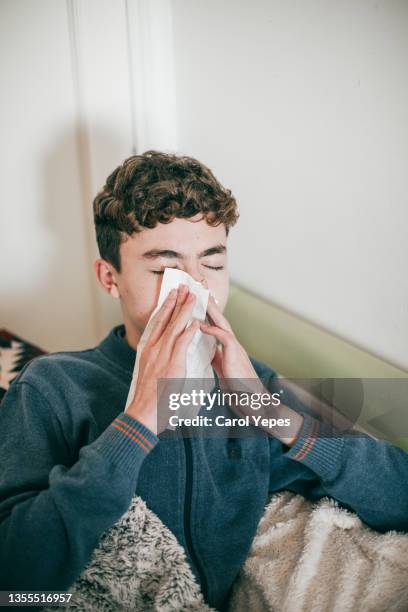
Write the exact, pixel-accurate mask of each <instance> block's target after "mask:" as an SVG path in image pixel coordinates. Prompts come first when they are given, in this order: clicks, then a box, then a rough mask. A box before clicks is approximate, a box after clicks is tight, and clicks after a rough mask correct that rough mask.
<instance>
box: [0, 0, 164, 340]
mask: <svg viewBox="0 0 408 612" xmlns="http://www.w3.org/2000/svg"><path fill="white" fill-rule="evenodd" d="M169 19H170V4H169V2H167V1H162V0H128V1H127V2H126V1H125V0H2V1H1V3H0V41H1V42H0V45H1V53H0V73H1V78H2V100H1V113H0V117H1V118H0V121H1V134H2V139H1V144H0V170H1V176H0V179H1V185H2V197H1V217H0V218H1V236H0V248H1V261H2V262H3V263H4V262H6V263H5V265H3V266H2V283H1V298H0V327H6V328H8V329H9V330H11V331H14V332H15V333H17V334H19V335H21V336H22V337H24V338H26V339H28V340H30V341H31V342H34V343H37V344H38V345H39V346H41V347H44V348H45V349H47V350H52V351H55V350H75V349H82V348H86V347H89V346H91V345H94V344H96V343H97V342H98V341H99V340H100V339H101V338H102V337H103V336H104V335H105V334H106V333H107V332H108V331H109V329H110V328H111V327H112V325H114V324H116V323H119V322H121V314H120V309H119V305H118V303H117V302H115V301H114V300H112V298H110V297H109V296H106V294H104V293H103V291H102V289H101V288H100V287H99V286H98V285H97V282H96V279H95V276H94V272H93V268H92V264H93V261H94V260H95V258H96V257H97V256H98V253H97V248H96V242H95V237H94V228H93V220H92V199H93V197H94V196H95V194H96V193H97V191H99V189H100V188H101V187H102V185H103V183H104V181H105V179H106V177H107V175H108V174H109V173H110V172H111V171H112V170H113V169H114V168H115V167H116V166H117V165H119V164H120V163H121V162H122V161H123V160H124V159H125V158H126V157H127V156H129V155H131V154H132V153H133V152H135V151H136V150H145V149H146V148H148V147H150V146H156V147H158V148H163V147H166V146H167V147H169V148H170V149H175V148H176V142H175V126H176V121H175V116H174V113H175V103H174V92H173V89H174V73H173V70H172V63H171V62H172V50H171V49H170V54H168V48H169V44H168V41H167V40H166V36H168V35H169V33H170V29H169V25H168V22H169ZM158 36H160V41H161V42H162V44H161V45H158V44H156V41H157V38H158ZM143 54H144V55H145V57H144V56H143ZM164 89H165V91H166V96H167V100H166V106H165V108H164V105H163V103H162V102H161V100H162V99H163V95H162V94H163V90H164Z"/></svg>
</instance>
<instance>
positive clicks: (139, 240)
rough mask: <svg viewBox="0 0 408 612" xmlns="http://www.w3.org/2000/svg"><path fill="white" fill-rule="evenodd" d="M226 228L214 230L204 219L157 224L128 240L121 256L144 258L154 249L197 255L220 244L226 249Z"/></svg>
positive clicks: (122, 245)
mask: <svg viewBox="0 0 408 612" xmlns="http://www.w3.org/2000/svg"><path fill="white" fill-rule="evenodd" d="M226 242H227V235H226V230H225V225H224V224H221V225H218V226H217V227H213V226H211V225H209V224H208V223H207V221H206V220H205V219H203V218H202V215H196V216H195V217H191V218H190V219H178V218H176V219H173V221H171V222H170V223H158V224H157V225H156V227H154V228H152V229H149V228H146V229H144V230H142V231H141V232H139V233H136V234H133V235H132V236H129V237H128V238H127V239H126V241H125V242H124V243H122V244H121V253H122V254H123V255H125V254H132V255H133V256H135V255H138V256H142V254H143V253H145V252H146V251H149V250H151V249H169V250H173V251H177V252H183V253H185V254H187V255H194V254H198V253H199V252H202V251H203V250H205V249H206V248H210V247H212V246H215V245H217V244H224V245H226Z"/></svg>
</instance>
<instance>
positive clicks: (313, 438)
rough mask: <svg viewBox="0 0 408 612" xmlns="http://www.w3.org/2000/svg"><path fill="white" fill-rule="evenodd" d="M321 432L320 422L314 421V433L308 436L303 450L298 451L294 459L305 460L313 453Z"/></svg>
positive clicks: (302, 447)
mask: <svg viewBox="0 0 408 612" xmlns="http://www.w3.org/2000/svg"><path fill="white" fill-rule="evenodd" d="M318 431H319V421H316V420H315V421H314V423H313V427H312V431H311V432H310V433H309V434H308V436H307V438H306V440H305V441H304V442H303V444H302V446H301V448H300V449H299V450H298V452H297V453H296V455H293V457H292V459H304V458H305V457H306V455H308V454H309V452H310V451H311V449H312V447H313V445H314V443H315V441H316V437H317V432H318Z"/></svg>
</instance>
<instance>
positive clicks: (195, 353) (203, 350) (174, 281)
mask: <svg viewBox="0 0 408 612" xmlns="http://www.w3.org/2000/svg"><path fill="white" fill-rule="evenodd" d="M181 283H184V284H186V285H187V286H188V288H189V290H190V291H191V292H192V293H194V294H195V295H196V296H197V299H196V301H195V304H194V309H193V312H192V316H191V318H190V319H189V321H188V323H187V326H186V327H188V326H189V325H191V323H192V321H193V319H200V320H201V321H204V320H205V318H206V312H207V304H208V297H209V294H210V291H209V290H208V289H205V287H203V286H202V285H201V283H199V282H197V281H195V280H194V279H193V278H192V276H190V275H189V274H187V272H183V270H177V269H175V268H165V269H164V274H163V280H162V284H161V289H160V295H159V300H158V302H157V306H156V307H155V309H154V310H153V312H152V314H151V315H150V318H149V320H148V322H147V325H146V327H145V329H144V331H143V334H142V336H141V338H140V340H139V343H138V345H137V351H136V361H135V367H134V370H133V377H132V382H131V385H130V389H129V393H128V398H127V401H126V406H125V412H126V411H127V409H128V407H129V405H130V403H131V402H132V400H133V397H134V395H135V389H136V385H137V378H138V373H139V360H140V355H141V353H142V351H143V348H144V346H145V344H146V342H147V340H148V338H149V336H150V333H151V329H152V326H153V323H154V319H155V316H156V313H157V312H158V310H159V309H160V307H161V305H162V304H163V302H164V300H165V299H166V297H167V295H168V294H169V292H170V291H171V290H172V289H173V288H177V287H178V286H179V284H181ZM213 297H214V299H215V296H213ZM215 301H216V302H217V300H216V299H215ZM217 303H218V302H217ZM216 344H217V341H216V339H215V338H214V336H209V335H206V334H203V333H202V331H201V330H200V329H197V331H196V332H195V334H194V336H193V338H192V340H191V342H190V344H189V346H188V349H187V355H186V379H191V378H193V379H198V380H199V381H200V383H201V384H200V388H204V386H205V388H206V390H210V389H212V388H213V386H214V373H213V370H212V366H211V362H212V360H213V357H214V354H215V349H216ZM203 379H205V381H204V380H203ZM196 387H197V385H194V388H196ZM191 390H192V387H191V385H189V384H188V383H187V382H186V384H185V387H184V389H182V390H180V392H181V393H183V392H191ZM200 408H201V406H197V407H195V406H185V407H180V408H179V410H177V413H176V414H177V416H179V417H181V416H184V417H191V418H193V417H194V416H196V415H197V414H198V412H199V411H200ZM167 429H173V427H172V426H171V425H170V424H169V425H168V426H167Z"/></svg>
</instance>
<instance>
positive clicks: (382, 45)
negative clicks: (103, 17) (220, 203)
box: [173, 0, 408, 368]
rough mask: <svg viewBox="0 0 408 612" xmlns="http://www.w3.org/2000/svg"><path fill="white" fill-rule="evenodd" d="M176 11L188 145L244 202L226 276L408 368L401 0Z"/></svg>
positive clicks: (189, 5) (213, 5) (213, 1)
mask: <svg viewBox="0 0 408 612" xmlns="http://www.w3.org/2000/svg"><path fill="white" fill-rule="evenodd" d="M173 8H174V15H173V23H174V40H175V65H176V78H177V99H178V117H179V147H180V149H181V150H182V151H183V152H186V153H189V154H193V155H195V156H197V157H199V158H201V159H202V160H203V161H205V162H207V163H208V164H209V165H210V166H211V167H212V168H214V170H215V171H216V173H217V175H218V176H219V177H220V178H221V179H223V180H224V182H225V183H226V184H227V185H228V186H230V187H231V188H232V189H233V191H234V193H235V195H236V196H237V198H238V201H239V205H240V212H241V218H240V220H239V222H238V225H237V226H236V228H234V229H233V230H232V232H231V239H230V262H231V263H230V267H231V273H232V278H233V279H234V280H235V281H236V282H238V283H240V284H241V285H242V286H244V287H246V288H248V289H250V290H253V291H254V292H256V293H258V294H260V295H263V296H264V297H265V298H267V299H269V300H271V301H273V302H275V303H277V304H278V305H281V306H283V307H285V308H287V309H289V310H291V311H292V312H295V313H298V314H299V315H301V316H303V317H305V318H307V319H309V320H310V321H312V322H315V323H317V324H320V325H322V326H324V327H326V328H328V329H330V330H332V331H333V332H335V333H337V334H338V335H340V336H342V337H344V338H346V339H348V340H350V341H353V342H355V343H356V344H358V345H360V346H362V347H364V348H366V349H368V350H370V351H372V352H373V353H376V354H378V355H380V356H382V357H384V358H386V359H388V360H390V361H392V362H394V363H396V364H399V365H401V366H402V367H405V368H408V274H407V271H406V267H407V259H408V246H407V228H408V206H407V204H408V201H407V200H408V195H407V194H408V191H407V176H408V69H407V58H408V3H407V2H405V1H403V0H402V1H399V2H398V1H395V0H376V1H373V0H359V1H358V2H355V1H354V0H349V1H345V2H337V1H335V0H330V1H327V0H307V1H305V0H287V1H286V0H285V2H282V1H280V2H279V1H274V0H256V1H252V2H249V1H247V0H223V1H222V2H219V1H218V0H199V1H196V2H189V1H188V0H173Z"/></svg>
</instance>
